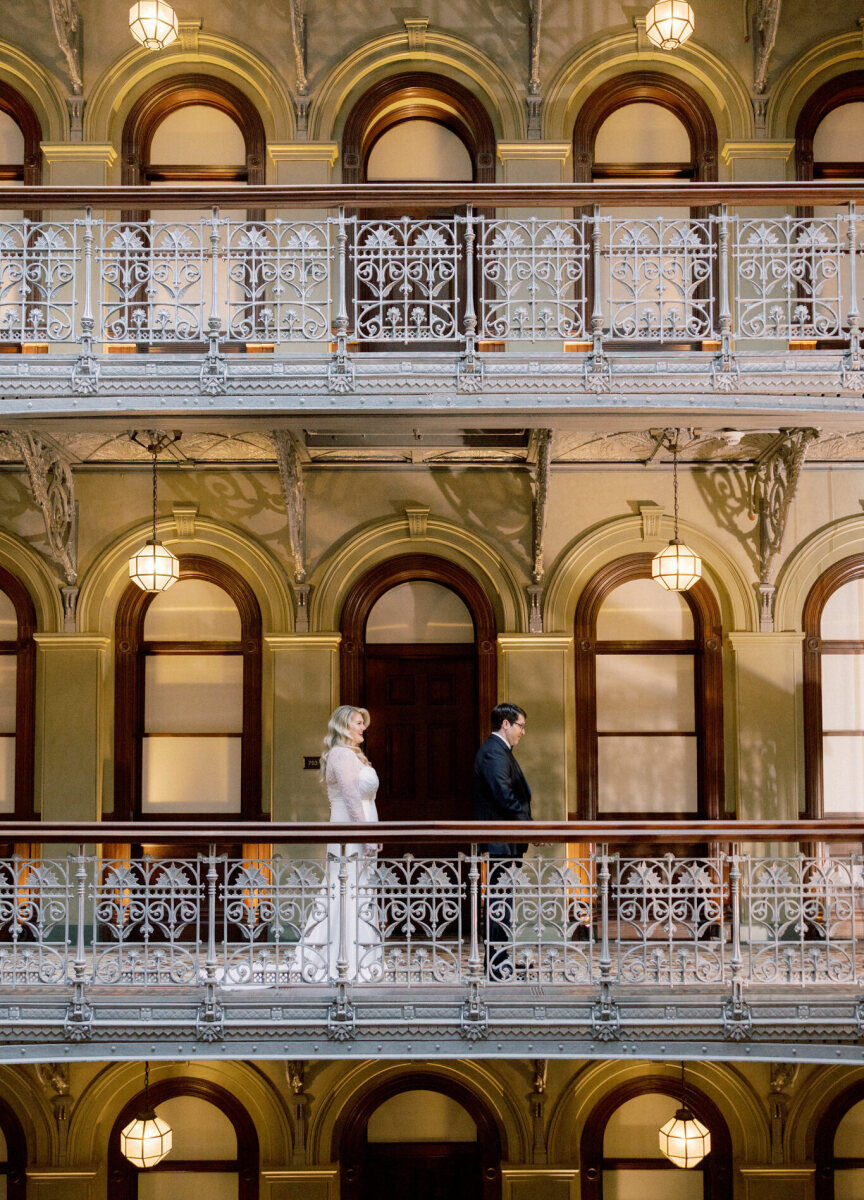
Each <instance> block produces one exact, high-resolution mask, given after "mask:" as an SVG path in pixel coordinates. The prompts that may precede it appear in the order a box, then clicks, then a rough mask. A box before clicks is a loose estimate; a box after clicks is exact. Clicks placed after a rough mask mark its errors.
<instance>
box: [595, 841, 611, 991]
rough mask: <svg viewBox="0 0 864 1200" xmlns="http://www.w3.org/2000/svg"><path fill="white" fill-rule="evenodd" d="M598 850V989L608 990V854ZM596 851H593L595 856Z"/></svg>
mask: <svg viewBox="0 0 864 1200" xmlns="http://www.w3.org/2000/svg"><path fill="white" fill-rule="evenodd" d="M598 850H599V870H598V872H597V880H598V883H599V884H600V960H599V963H598V965H599V967H600V987H601V990H602V989H603V988H604V987H605V988H608V986H609V983H610V980H611V977H612V954H611V951H610V948H609V880H610V877H611V873H610V870H609V854H608V850H607V847H606V846H603V848H602V849H600V848H599V847H598ZM597 852H598V851H597V850H595V854H596V853H597Z"/></svg>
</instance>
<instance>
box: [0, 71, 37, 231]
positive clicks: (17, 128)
mask: <svg viewBox="0 0 864 1200" xmlns="http://www.w3.org/2000/svg"><path fill="white" fill-rule="evenodd" d="M41 142H42V126H41V125H40V123H39V118H38V117H37V116H36V113H35V112H34V111H33V109H32V107H31V106H30V105H29V104H28V103H27V101H26V100H25V99H24V97H23V96H22V95H21V94H20V93H19V92H16V91H15V89H14V88H11V87H9V85H8V84H7V83H2V82H0V180H2V182H3V184H4V186H6V187H8V186H9V184H10V183H11V184H15V183H22V184H29V185H36V184H40V183H41V182H42V146H41ZM31 216H32V214H31Z"/></svg>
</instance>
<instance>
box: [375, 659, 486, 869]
mask: <svg viewBox="0 0 864 1200" xmlns="http://www.w3.org/2000/svg"><path fill="white" fill-rule="evenodd" d="M365 696H366V706H367V707H368V709H369V711H370V713H371V714H372V723H371V725H370V727H369V732H368V733H367V735H366V749H367V753H368V755H369V759H370V761H371V762H372V764H373V766H374V767H375V769H376V771H377V772H378V776H379V779H380V780H381V785H380V788H379V790H378V815H379V817H380V818H381V820H382V821H448V820H454V821H468V820H471V819H472V818H473V802H472V791H471V780H472V772H473V764H474V754H475V752H476V749H477V747H476V744H475V743H476V729H477V703H478V701H477V669H476V652H475V649H474V647H473V646H471V645H447V644H445V645H440V644H439V645H401V644H399V645H395V644H377V645H369V646H367V647H366V688H365ZM448 853H450V851H448Z"/></svg>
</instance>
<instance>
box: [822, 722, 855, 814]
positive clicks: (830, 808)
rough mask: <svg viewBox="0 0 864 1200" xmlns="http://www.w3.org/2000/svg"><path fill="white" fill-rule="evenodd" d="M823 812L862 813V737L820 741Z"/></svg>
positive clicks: (827, 737) (827, 738)
mask: <svg viewBox="0 0 864 1200" xmlns="http://www.w3.org/2000/svg"><path fill="white" fill-rule="evenodd" d="M822 788H823V810H824V812H825V813H826V814H828V813H854V814H856V815H858V816H860V815H861V814H862V813H864V735H858V736H853V737H836V736H835V737H832V736H831V735H830V734H828V735H827V736H826V737H823V738H822Z"/></svg>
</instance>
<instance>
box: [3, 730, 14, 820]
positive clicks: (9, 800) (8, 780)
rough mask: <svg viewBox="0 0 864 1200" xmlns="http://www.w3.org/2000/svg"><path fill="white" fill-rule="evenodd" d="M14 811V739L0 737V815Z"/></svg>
mask: <svg viewBox="0 0 864 1200" xmlns="http://www.w3.org/2000/svg"><path fill="white" fill-rule="evenodd" d="M14 811H15V739H14V737H0V813H14Z"/></svg>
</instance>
